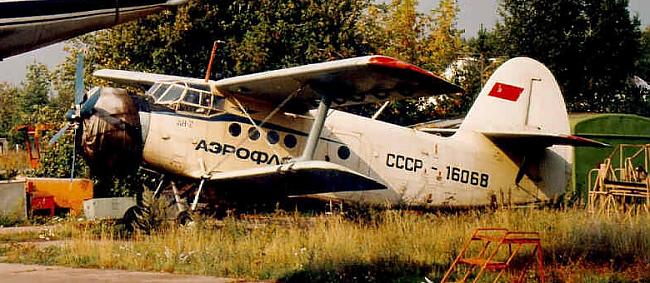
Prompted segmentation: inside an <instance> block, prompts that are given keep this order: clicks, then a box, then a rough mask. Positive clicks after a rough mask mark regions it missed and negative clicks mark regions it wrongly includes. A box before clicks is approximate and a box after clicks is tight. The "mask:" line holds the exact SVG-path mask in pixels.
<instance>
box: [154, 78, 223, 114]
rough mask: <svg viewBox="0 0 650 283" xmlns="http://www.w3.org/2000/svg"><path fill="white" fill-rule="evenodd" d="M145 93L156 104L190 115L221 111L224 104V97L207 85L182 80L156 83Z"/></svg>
mask: <svg viewBox="0 0 650 283" xmlns="http://www.w3.org/2000/svg"><path fill="white" fill-rule="evenodd" d="M147 95H149V96H151V97H152V98H153V99H154V101H155V103H156V104H159V105H164V106H165V107H168V108H170V109H172V110H174V111H181V112H185V113H188V114H191V115H200V116H213V115H216V114H219V113H222V112H223V110H224V104H225V103H224V102H225V98H223V97H222V96H219V95H216V94H213V93H212V92H211V91H210V87H209V85H200V84H188V83H185V82H182V81H179V82H159V83H156V84H154V85H153V86H152V87H151V88H150V89H149V91H147Z"/></svg>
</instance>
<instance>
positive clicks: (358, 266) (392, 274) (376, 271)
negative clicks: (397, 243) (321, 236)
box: [278, 259, 447, 283]
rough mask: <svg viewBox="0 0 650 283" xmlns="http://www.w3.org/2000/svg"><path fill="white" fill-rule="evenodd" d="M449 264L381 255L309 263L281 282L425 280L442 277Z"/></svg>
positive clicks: (281, 279) (435, 279) (438, 279)
mask: <svg viewBox="0 0 650 283" xmlns="http://www.w3.org/2000/svg"><path fill="white" fill-rule="evenodd" d="M446 270H447V266H441V265H430V264H423V263H419V262H409V261H400V260H397V259H382V260H378V261H375V262H372V263H347V264H337V265H323V266H314V265H311V266H306V267H304V268H303V269H302V270H300V271H298V272H295V273H291V274H287V275H286V276H284V277H283V278H280V279H279V280H278V282H286V283H292V282H425V279H424V277H425V276H428V278H429V279H430V280H432V281H434V282H436V281H440V279H441V278H442V276H443V275H444V272H445V271H446Z"/></svg>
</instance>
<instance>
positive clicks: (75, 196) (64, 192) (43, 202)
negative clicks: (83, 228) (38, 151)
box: [26, 178, 93, 216]
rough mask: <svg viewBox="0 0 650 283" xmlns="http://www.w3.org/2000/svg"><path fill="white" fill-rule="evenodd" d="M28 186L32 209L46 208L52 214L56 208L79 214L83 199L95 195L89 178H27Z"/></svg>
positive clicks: (81, 209)
mask: <svg viewBox="0 0 650 283" xmlns="http://www.w3.org/2000/svg"><path fill="white" fill-rule="evenodd" d="M26 187H27V192H28V193H29V195H30V198H31V200H30V205H31V209H32V211H35V210H46V211H47V214H48V215H50V216H53V215H54V211H55V210H56V209H66V210H69V211H70V214H72V215H79V214H81V213H82V211H83V201H84V200H88V199H91V198H92V197H93V182H92V181H91V180H89V179H60V178H27V180H26Z"/></svg>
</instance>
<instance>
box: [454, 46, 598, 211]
mask: <svg viewBox="0 0 650 283" xmlns="http://www.w3.org/2000/svg"><path fill="white" fill-rule="evenodd" d="M463 130H465V131H474V132H478V133H481V134H483V135H485V136H486V137H488V138H490V139H491V140H492V141H493V142H495V144H496V145H497V146H498V147H499V148H500V149H501V150H503V152H504V153H505V154H506V155H508V157H509V158H510V159H511V160H512V161H513V163H514V164H515V165H516V166H517V167H519V170H518V172H517V174H516V176H513V180H512V182H513V183H512V184H513V188H517V189H516V190H515V191H519V190H521V191H524V192H527V193H528V194H530V195H534V196H535V197H536V198H538V199H540V200H548V199H551V198H552V197H553V196H558V195H560V194H562V193H564V192H565V189H566V187H567V183H568V180H569V174H570V170H571V163H573V155H572V149H571V148H570V147H568V146H564V145H571V144H580V143H586V144H589V143H590V142H591V141H586V140H584V141H583V140H582V139H579V138H576V137H573V136H570V129H569V118H568V115H567V111H566V106H565V104H564V100H563V98H562V93H561V91H560V87H559V86H558V84H557V82H556V81H555V78H554V77H553V74H551V72H550V71H549V70H548V69H547V68H546V67H545V66H544V65H543V64H542V63H540V62H538V61H535V60H533V59H530V58H524V57H519V58H514V59H511V60H508V61H507V62H505V63H504V64H503V65H501V66H500V67H499V68H498V69H497V70H496V71H495V72H494V74H493V75H492V77H490V79H489V80H488V81H487V83H486V84H485V87H484V88H483V90H481V93H480V94H479V95H478V97H477V98H476V101H475V102H474V105H473V106H472V108H471V109H470V111H469V113H468V114H467V116H466V117H465V120H464V122H463V124H462V125H461V127H460V131H463ZM549 146H550V147H549ZM524 176H527V178H524Z"/></svg>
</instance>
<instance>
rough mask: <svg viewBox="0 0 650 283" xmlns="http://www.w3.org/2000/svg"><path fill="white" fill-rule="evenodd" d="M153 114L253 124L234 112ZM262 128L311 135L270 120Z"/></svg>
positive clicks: (166, 112) (329, 140)
mask: <svg viewBox="0 0 650 283" xmlns="http://www.w3.org/2000/svg"><path fill="white" fill-rule="evenodd" d="M151 114H162V115H169V116H176V117H183V118H190V119H196V120H203V121H210V122H238V123H242V124H247V125H251V126H252V125H253V124H252V123H251V121H250V120H248V118H246V117H243V116H239V115H235V114H232V113H226V114H222V115H217V116H212V117H197V116H193V115H188V114H183V113H177V112H173V111H151ZM253 121H255V124H258V125H259V124H260V123H261V122H262V121H259V120H255V119H253ZM262 128H263V129H269V130H275V131H279V132H284V133H289V134H294V135H297V136H302V137H306V136H308V135H309V134H308V133H306V132H301V131H298V130H294V129H291V128H287V127H283V126H280V125H275V124H271V123H269V122H266V123H264V125H262ZM320 139H321V140H325V141H328V142H333V143H337V144H344V143H342V142H340V141H337V140H333V139H329V138H324V137H321V138H320Z"/></svg>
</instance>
